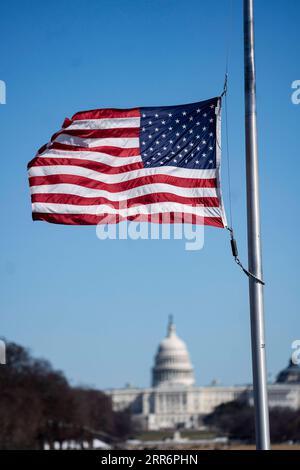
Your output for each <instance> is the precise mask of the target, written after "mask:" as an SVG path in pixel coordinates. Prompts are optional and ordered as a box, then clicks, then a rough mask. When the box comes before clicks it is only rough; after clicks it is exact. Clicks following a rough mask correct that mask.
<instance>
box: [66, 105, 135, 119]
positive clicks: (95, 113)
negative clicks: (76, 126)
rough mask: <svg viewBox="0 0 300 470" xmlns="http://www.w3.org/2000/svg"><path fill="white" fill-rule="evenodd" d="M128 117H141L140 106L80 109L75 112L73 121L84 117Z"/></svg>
mask: <svg viewBox="0 0 300 470" xmlns="http://www.w3.org/2000/svg"><path fill="white" fill-rule="evenodd" d="M127 117H140V108H132V109H116V108H109V109H91V110H89V111H79V112H78V113H76V114H74V116H73V117H72V121H79V120H84V119H103V118H127Z"/></svg>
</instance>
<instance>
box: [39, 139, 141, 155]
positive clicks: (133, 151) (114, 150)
mask: <svg viewBox="0 0 300 470" xmlns="http://www.w3.org/2000/svg"><path fill="white" fill-rule="evenodd" d="M47 149H53V150H72V151H75V152H77V151H78V152H100V153H106V154H108V155H112V156H113V157H138V156H139V155H140V149H139V148H129V149H124V148H121V147H108V146H100V147H81V146H79V145H68V144H62V143H60V142H52V143H51V144H50V145H47V144H46V145H43V147H41V148H40V149H39V151H38V155H41V154H42V153H44V152H45V150H47Z"/></svg>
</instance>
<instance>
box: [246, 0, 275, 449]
mask: <svg viewBox="0 0 300 470" xmlns="http://www.w3.org/2000/svg"><path fill="white" fill-rule="evenodd" d="M244 73H245V136H246V177H247V219H248V263H249V271H250V272H251V273H252V274H254V276H256V277H257V278H258V279H262V259H261V240H260V208H259V175H258V152H257V129H256V97H255V60H254V27H253V0H244ZM249 298H250V318H251V346H252V370H253V393H254V407H255V429H256V448H257V449H258V450H268V449H269V448H270V432H269V412H268V395H267V372H266V356H265V333H264V304H263V285H262V284H261V283H259V282H258V281H257V280H255V279H254V278H253V277H251V276H250V277H249Z"/></svg>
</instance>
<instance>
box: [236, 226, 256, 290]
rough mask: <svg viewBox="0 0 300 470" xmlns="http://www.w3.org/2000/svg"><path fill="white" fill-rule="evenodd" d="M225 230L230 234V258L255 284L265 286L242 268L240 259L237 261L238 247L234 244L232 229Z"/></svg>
mask: <svg viewBox="0 0 300 470" xmlns="http://www.w3.org/2000/svg"><path fill="white" fill-rule="evenodd" d="M227 230H229V232H230V245H231V251H232V256H233V257H234V261H235V262H236V264H238V265H239V266H240V268H241V269H242V270H243V271H244V273H245V274H246V275H247V276H248V277H251V278H252V279H254V280H255V281H256V282H258V283H259V284H262V285H263V286H264V285H265V282H264V281H263V280H262V279H259V278H258V277H256V276H255V275H254V274H252V273H251V272H250V271H248V270H247V269H246V268H244V266H243V265H242V263H241V261H240V259H239V252H238V247H237V243H236V239H235V238H234V234H233V229H232V228H230V227H227Z"/></svg>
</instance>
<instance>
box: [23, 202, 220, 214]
mask: <svg viewBox="0 0 300 470" xmlns="http://www.w3.org/2000/svg"><path fill="white" fill-rule="evenodd" d="M32 210H33V212H43V213H54V214H94V215H99V214H106V213H108V214H119V215H121V216H122V217H127V216H132V215H137V214H157V213H159V212H162V213H165V212H184V213H188V214H195V215H199V216H200V217H201V216H202V217H220V214H221V213H220V209H219V208H216V207H203V206H201V205H200V204H199V206H197V207H194V206H189V205H187V204H179V203H177V202H158V203H156V204H142V205H138V206H135V207H128V208H126V209H115V208H114V207H111V206H109V205H106V204H101V205H99V206H77V205H72V204H51V203H42V202H35V203H33V204H32Z"/></svg>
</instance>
